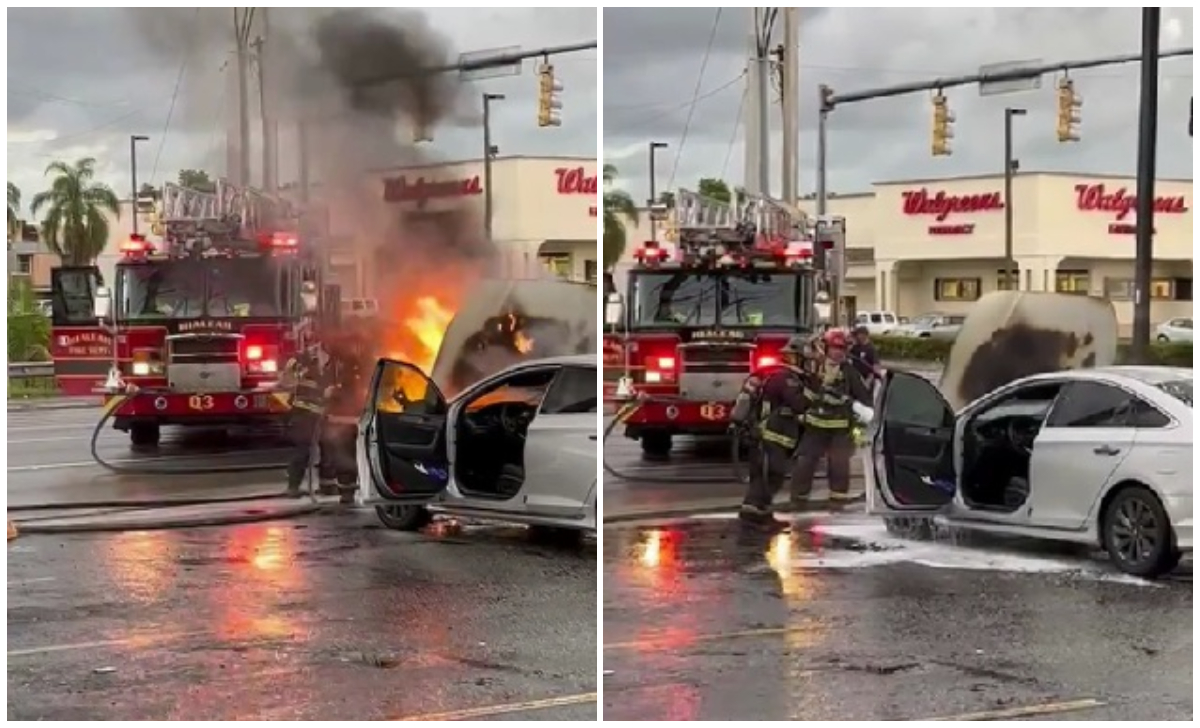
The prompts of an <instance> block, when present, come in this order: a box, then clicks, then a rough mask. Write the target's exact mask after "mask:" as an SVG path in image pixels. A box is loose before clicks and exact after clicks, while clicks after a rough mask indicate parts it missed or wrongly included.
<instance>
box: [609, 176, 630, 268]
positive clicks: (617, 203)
mask: <svg viewBox="0 0 1200 728" xmlns="http://www.w3.org/2000/svg"><path fill="white" fill-rule="evenodd" d="M616 178H617V168H616V167H614V166H613V165H611V164H606V165H604V269H605V270H611V269H612V267H613V266H614V265H616V264H617V261H619V260H620V259H621V256H622V255H624V254H625V245H626V242H627V241H626V235H625V223H626V222H632V223H633V224H634V225H637V224H638V209H637V205H635V204H633V198H632V197H630V196H629V193H628V192H625V191H624V190H619V189H615V188H614V187H613V186H612V184H613V182H614V181H615V180H616Z"/></svg>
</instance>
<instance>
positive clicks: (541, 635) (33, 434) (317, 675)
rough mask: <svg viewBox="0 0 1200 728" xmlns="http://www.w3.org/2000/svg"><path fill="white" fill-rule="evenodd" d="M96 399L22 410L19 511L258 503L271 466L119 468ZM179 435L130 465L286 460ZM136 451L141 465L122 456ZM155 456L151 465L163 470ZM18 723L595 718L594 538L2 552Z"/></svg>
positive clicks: (363, 526) (248, 533) (310, 522)
mask: <svg viewBox="0 0 1200 728" xmlns="http://www.w3.org/2000/svg"><path fill="white" fill-rule="evenodd" d="M97 416H98V412H97V410H95V409H86V410H79V409H72V410H23V411H13V412H10V413H9V417H8V425H9V435H8V437H9V463H8V484H7V497H8V502H9V504H10V505H13V504H30V503H45V502H60V503H61V502H79V501H93V500H111V499H125V498H178V497H184V496H189V497H190V496H216V495H246V494H253V493H257V492H271V491H274V490H277V489H278V488H279V487H280V485H279V484H280V477H281V474H280V473H278V472H277V471H268V472H262V473H249V474H242V475H230V474H223V475H169V476H164V475H148V474H147V475H138V474H132V475H130V474H123V475H113V474H110V473H106V472H104V471H103V470H101V469H100V468H98V467H97V466H95V465H94V464H93V463H91V462H90V460H91V458H90V455H89V453H88V451H87V445H88V440H87V438H89V437H90V434H91V429H92V424H93V423H94V422H95V419H96V417H97ZM277 444H278V443H277V442H271V441H270V440H262V441H255V442H253V443H246V444H245V446H244V447H242V448H241V451H240V452H238V453H231V452H230V450H231V448H230V443H229V442H228V441H223V440H222V439H221V438H220V437H219V436H215V437H214V436H213V435H209V434H201V435H188V436H186V437H183V438H178V437H175V436H174V435H172V436H171V437H169V438H167V439H165V440H164V445H163V447H161V448H160V449H159V452H158V453H157V454H155V455H147V454H133V453H131V452H130V450H129V446H128V441H127V439H125V437H124V436H122V435H120V434H119V433H114V434H110V435H106V437H105V438H104V440H103V441H102V445H101V452H102V454H103V456H104V457H106V458H108V459H110V460H113V461H118V462H119V463H120V464H121V465H123V466H127V467H143V468H144V467H147V466H155V467H171V468H191V467H195V466H199V465H214V464H216V465H226V464H231V463H268V464H269V463H271V462H278V461H279V460H280V459H281V455H282V453H281V452H280V451H279V450H278V447H277ZM125 461H136V462H125ZM151 461H153V462H151ZM7 563H8V631H7V635H8V640H7V642H8V647H7V649H8V703H7V704H8V713H7V715H8V718H9V719H10V720H234V719H252V720H378V719H435V720H447V719H506V720H593V719H594V718H595V716H596V712H597V708H596V697H595V691H596V683H597V676H596V651H597V640H596V629H595V625H596V547H595V544H594V543H592V542H585V543H583V544H582V545H581V544H578V543H575V544H572V543H563V544H543V543H539V542H537V541H535V540H534V539H533V538H532V537H531V535H530V534H529V532H528V531H526V530H524V529H519V528H508V527H485V526H461V525H460V526H457V527H456V526H455V525H454V524H453V523H450V524H449V525H447V524H440V525H437V526H435V527H434V528H433V529H432V530H431V531H430V532H429V533H425V534H401V533H396V532H391V531H388V530H386V529H384V528H382V526H379V525H378V522H377V521H376V519H375V518H374V516H373V514H371V513H366V512H353V511H350V512H334V513H327V514H325V515H321V516H312V517H307V518H302V519H295V520H290V521H279V522H271V523H263V524H251V525H242V526H233V527H223V528H222V527H218V528H194V529H188V530H171V531H153V532H147V531H140V532H128V533H119V534H79V535H65V536H43V535H22V536H20V537H19V538H18V539H17V540H16V541H13V542H11V543H10V544H9V546H8V560H7Z"/></svg>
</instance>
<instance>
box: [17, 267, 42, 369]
mask: <svg viewBox="0 0 1200 728" xmlns="http://www.w3.org/2000/svg"><path fill="white" fill-rule="evenodd" d="M49 359H50V319H48V318H47V317H46V316H44V315H43V314H42V313H41V312H40V311H38V310H37V301H36V299H35V298H34V296H33V291H32V289H30V287H29V282H28V281H20V280H14V281H12V283H11V284H10V285H9V287H8V360H9V361H10V362H13V361H48V360H49Z"/></svg>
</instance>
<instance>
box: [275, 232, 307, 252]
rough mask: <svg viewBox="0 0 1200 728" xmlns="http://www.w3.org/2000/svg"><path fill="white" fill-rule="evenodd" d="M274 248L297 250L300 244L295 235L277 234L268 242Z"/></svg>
mask: <svg viewBox="0 0 1200 728" xmlns="http://www.w3.org/2000/svg"><path fill="white" fill-rule="evenodd" d="M268 244H269V245H270V246H271V247H272V248H285V249H287V248H295V247H296V246H298V245H299V244H300V241H299V240H298V239H297V238H296V235H295V233H275V234H273V235H272V236H271V237H270V239H269V240H268Z"/></svg>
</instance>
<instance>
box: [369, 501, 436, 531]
mask: <svg viewBox="0 0 1200 728" xmlns="http://www.w3.org/2000/svg"><path fill="white" fill-rule="evenodd" d="M375 515H376V516H379V521H380V523H382V524H383V525H385V526H387V527H388V528H390V529H392V530H393V531H420V530H421V529H422V528H425V527H426V526H428V525H429V524H430V523H432V522H433V514H432V513H430V512H429V509H428V508H422V507H421V506H376V507H375Z"/></svg>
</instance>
